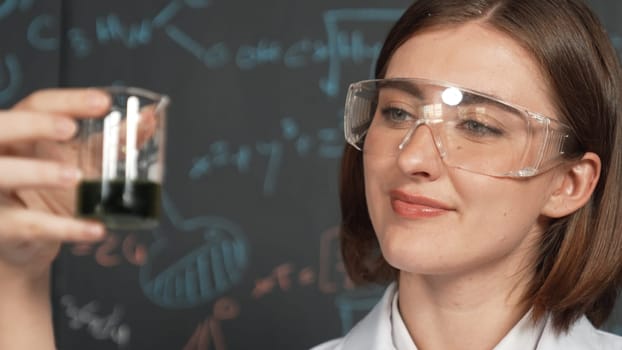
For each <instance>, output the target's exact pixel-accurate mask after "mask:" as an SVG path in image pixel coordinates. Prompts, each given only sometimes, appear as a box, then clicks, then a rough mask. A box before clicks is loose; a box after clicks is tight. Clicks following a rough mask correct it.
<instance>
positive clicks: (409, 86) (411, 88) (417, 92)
mask: <svg viewBox="0 0 622 350" xmlns="http://www.w3.org/2000/svg"><path fill="white" fill-rule="evenodd" d="M377 88H378V89H382V88H395V89H398V90H401V91H404V92H407V93H409V94H410V95H413V96H414V97H417V98H419V99H423V91H421V89H420V88H419V86H417V84H413V83H412V82H410V81H408V80H382V81H379V82H378V85H377Z"/></svg>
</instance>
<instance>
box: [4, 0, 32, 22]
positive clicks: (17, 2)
mask: <svg viewBox="0 0 622 350" xmlns="http://www.w3.org/2000/svg"><path fill="white" fill-rule="evenodd" d="M33 2H34V0H4V2H2V3H1V4H0V20H2V19H4V18H6V17H7V16H9V15H11V14H12V13H14V12H15V11H17V10H20V11H22V12H25V11H27V10H29V9H30V8H31V7H32V3H33Z"/></svg>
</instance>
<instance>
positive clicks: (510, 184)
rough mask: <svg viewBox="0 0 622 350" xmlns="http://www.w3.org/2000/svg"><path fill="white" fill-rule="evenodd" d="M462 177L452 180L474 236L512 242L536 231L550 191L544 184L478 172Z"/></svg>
mask: <svg viewBox="0 0 622 350" xmlns="http://www.w3.org/2000/svg"><path fill="white" fill-rule="evenodd" d="M461 180H462V181H460V180H456V181H454V182H453V183H454V186H455V190H456V193H457V194H458V197H459V198H460V200H461V207H462V211H463V213H464V214H465V215H464V216H463V220H464V221H465V222H464V224H465V226H466V227H471V229H472V230H473V231H472V234H473V235H477V236H480V235H481V236H482V237H481V238H486V239H491V240H492V241H509V242H511V241H518V240H521V239H523V238H524V235H526V234H527V233H528V232H531V231H533V229H534V225H535V224H536V222H537V221H538V217H539V216H540V213H541V211H542V208H543V206H544V204H545V203H546V198H547V193H548V191H547V188H546V187H545V186H544V185H543V184H542V183H538V182H535V181H534V182H526V181H517V180H512V179H490V178H486V177H482V176H478V175H476V176H472V177H470V178H468V179H461ZM465 180H466V181H465Z"/></svg>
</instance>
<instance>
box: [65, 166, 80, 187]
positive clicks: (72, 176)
mask: <svg viewBox="0 0 622 350" xmlns="http://www.w3.org/2000/svg"><path fill="white" fill-rule="evenodd" d="M81 178H82V172H81V171H80V169H75V168H65V169H62V170H61V171H60V179H61V181H63V182H68V183H72V184H73V183H76V182H78V181H79V180H80V179H81Z"/></svg>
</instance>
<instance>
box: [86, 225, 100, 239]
mask: <svg viewBox="0 0 622 350" xmlns="http://www.w3.org/2000/svg"><path fill="white" fill-rule="evenodd" d="M84 233H86V234H87V235H89V236H92V237H101V236H102V235H103V234H104V228H103V226H101V225H96V224H88V225H86V227H85V229H84Z"/></svg>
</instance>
